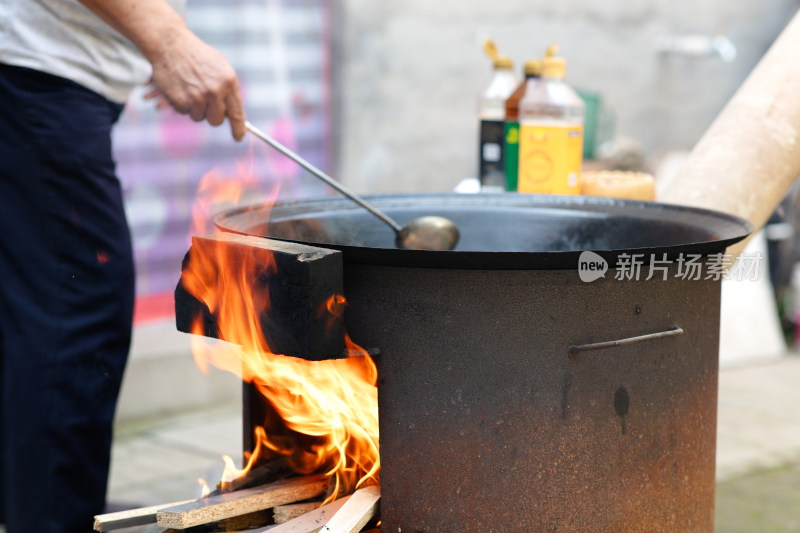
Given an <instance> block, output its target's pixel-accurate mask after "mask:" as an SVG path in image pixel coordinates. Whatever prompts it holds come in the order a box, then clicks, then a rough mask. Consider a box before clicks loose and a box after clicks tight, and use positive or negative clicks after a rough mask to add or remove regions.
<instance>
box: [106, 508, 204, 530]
mask: <svg viewBox="0 0 800 533" xmlns="http://www.w3.org/2000/svg"><path fill="white" fill-rule="evenodd" d="M191 501H194V500H184V501H180V502H172V503H161V504H158V505H151V506H149V507H140V508H139V509H128V510H126V511H117V512H115V513H106V514H101V515H97V516H95V517H94V530H95V531H113V530H115V529H122V528H124V527H132V526H143V525H147V524H155V523H156V513H157V512H158V511H160V510H161V509H166V508H167V507H174V506H176V505H183V504H185V503H189V502H191Z"/></svg>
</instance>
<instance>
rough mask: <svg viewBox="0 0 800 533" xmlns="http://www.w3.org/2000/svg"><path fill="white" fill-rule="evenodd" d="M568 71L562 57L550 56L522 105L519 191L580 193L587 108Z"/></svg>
mask: <svg viewBox="0 0 800 533" xmlns="http://www.w3.org/2000/svg"><path fill="white" fill-rule="evenodd" d="M565 72H566V62H565V60H564V59H563V58H561V57H545V58H544V60H543V61H542V81H541V83H536V84H529V85H528V89H527V90H526V92H525V96H523V98H522V100H521V101H520V103H519V119H520V120H519V121H520V141H519V184H518V187H517V189H518V190H519V192H524V193H550V194H580V183H579V182H578V180H579V177H580V173H581V163H582V156H583V121H584V115H585V105H584V103H583V100H581V97H580V96H578V94H577V93H576V92H575V91H574V90H573V89H572V87H570V86H569V85H567V83H566V82H565V81H564V76H565Z"/></svg>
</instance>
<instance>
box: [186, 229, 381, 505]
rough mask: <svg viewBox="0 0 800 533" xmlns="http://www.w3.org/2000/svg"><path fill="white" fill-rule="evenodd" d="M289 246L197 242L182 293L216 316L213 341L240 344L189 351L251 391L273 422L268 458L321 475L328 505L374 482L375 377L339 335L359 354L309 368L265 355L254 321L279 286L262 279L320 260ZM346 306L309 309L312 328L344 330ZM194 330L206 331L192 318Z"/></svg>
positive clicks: (226, 238) (234, 239)
mask: <svg viewBox="0 0 800 533" xmlns="http://www.w3.org/2000/svg"><path fill="white" fill-rule="evenodd" d="M245 241H246V242H245ZM251 241H252V242H251ZM286 246H287V245H286V243H277V244H276V243H271V242H270V241H267V240H265V239H245V238H243V237H241V236H236V235H230V234H215V235H212V236H206V237H194V239H193V246H192V248H191V250H190V252H189V259H188V261H187V262H186V264H185V266H184V269H183V272H182V275H181V279H182V286H183V288H184V289H185V290H186V291H188V293H189V294H191V295H192V296H193V297H194V298H196V299H197V300H198V301H199V302H201V303H202V304H203V306H204V308H205V309H207V310H208V312H209V313H210V314H211V315H212V316H214V317H215V320H216V323H215V328H214V329H215V330H216V331H215V334H216V336H217V337H218V338H219V339H222V340H225V341H228V342H229V343H234V344H236V345H238V346H234V345H233V344H222V343H220V344H217V345H216V346H214V347H209V346H208V345H207V344H205V343H203V342H202V341H201V340H199V338H195V339H194V341H195V342H193V353H194V356H195V360H196V361H197V363H198V366H199V367H200V368H201V369H203V368H206V367H207V366H208V365H209V364H213V365H214V366H217V367H218V368H221V369H223V370H227V371H230V372H232V373H234V374H236V375H238V376H239V377H241V379H242V380H244V381H246V382H248V383H251V384H252V386H253V387H254V388H255V390H256V391H257V392H258V393H260V395H261V396H263V398H264V399H265V400H266V401H267V402H268V404H269V406H270V410H271V411H273V412H274V414H275V417H273V418H277V419H279V420H278V422H277V424H276V427H270V426H269V425H267V426H266V427H265V428H264V429H266V432H265V433H264V435H263V437H264V442H263V443H262V446H263V447H264V448H265V449H266V450H268V451H267V453H266V455H267V457H266V460H269V459H271V458H276V457H285V458H286V461H287V463H288V464H289V465H290V467H291V468H292V470H293V471H295V472H296V473H298V474H311V473H325V475H326V476H328V477H330V478H332V479H333V484H332V490H331V493H330V494H329V496H328V500H329V501H331V500H334V499H335V498H337V497H338V496H341V495H344V494H348V493H349V492H351V491H353V490H354V488H355V487H356V486H358V485H359V484H363V483H364V482H365V481H367V480H371V481H372V482H377V481H378V479H379V475H380V462H379V461H380V459H379V454H378V408H377V371H376V369H375V365H374V362H373V361H372V359H371V357H369V355H368V354H367V352H366V351H365V350H363V349H362V348H361V347H359V346H358V345H356V344H355V343H353V342H352V341H351V340H350V339H349V337H348V336H347V335H346V334H344V344H345V346H346V347H347V349H348V350H350V351H352V352H354V353H359V354H361V355H360V356H358V357H346V358H343V359H331V360H324V361H307V360H305V359H302V358H300V357H287V356H284V355H280V354H277V353H275V352H274V351H273V350H272V348H271V338H270V337H271V335H267V334H265V331H264V327H263V326H264V323H263V321H262V320H260V319H259V318H258V317H263V316H269V315H270V314H269V312H268V311H269V310H270V309H272V305H273V304H274V303H275V302H274V301H273V300H272V294H270V293H269V290H268V289H272V288H273V287H274V286H276V285H280V283H273V282H271V281H269V280H270V279H273V278H279V276H280V272H279V270H278V269H280V268H281V265H282V264H283V263H285V262H287V261H288V262H290V263H292V264H296V263H299V264H302V265H304V266H306V267H308V266H309V265H311V264H312V263H315V262H317V261H319V260H320V258H318V257H317V256H316V255H314V254H307V253H300V252H299V251H297V250H294V249H291V250H288V249H286ZM324 257H328V256H327V255H326V256H324ZM320 268H321V266H320ZM301 270H302V269H301ZM303 279H305V278H303ZM309 279H310V278H309ZM303 283H304V285H303V286H306V285H307V284H308V283H309V282H307V281H305V282H303ZM311 286H316V283H313V284H311ZM311 292H314V291H313V290H312V291H311ZM303 301H304V302H305V301H306V300H303ZM305 305H306V304H305V303H304V304H303V309H304V310H306V311H307V308H306V307H305ZM345 305H346V302H345V301H344V298H343V297H342V296H340V295H333V296H331V297H329V298H328V299H327V300H326V301H325V305H324V306H323V307H322V308H318V309H316V310H315V316H316V317H318V318H317V319H316V323H318V324H341V323H342V313H343V312H344V306H345ZM304 312H305V311H304ZM320 317H321V318H320ZM200 318H201V317H200ZM193 331H194V332H197V333H201V334H202V333H204V332H205V331H206V327H205V326H204V323H203V322H202V321H199V322H197V324H196V327H195V329H193ZM339 331H340V333H341V330H339ZM293 355H300V354H293ZM265 422H266V421H265ZM278 424H279V425H282V426H285V429H287V430H288V431H282V430H281V428H279V427H277V425H278ZM253 453H255V450H254V451H253ZM251 463H253V465H255V464H256V463H255V462H252V461H251ZM249 466H250V465H248V468H249Z"/></svg>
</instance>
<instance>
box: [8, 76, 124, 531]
mask: <svg viewBox="0 0 800 533" xmlns="http://www.w3.org/2000/svg"><path fill="white" fill-rule="evenodd" d="M120 112H121V106H119V105H116V104H113V103H110V102H109V101H107V100H105V99H104V98H102V97H101V96H99V95H98V94H96V93H94V92H91V91H89V90H87V89H85V88H83V87H81V86H79V85H77V84H75V83H72V82H70V81H68V80H64V79H61V78H58V77H54V76H50V75H47V74H43V73H39V72H36V71H33V70H28V69H22V68H17V67H9V66H5V65H0V514H2V516H0V522H5V523H6V525H7V532H8V533H20V532H31V533H50V532H88V531H91V529H92V517H93V515H95V514H99V513H101V512H102V511H103V507H104V501H105V492H106V485H107V478H108V465H109V456H110V447H111V423H112V419H113V416H114V409H115V406H116V400H117V395H118V392H119V386H120V382H121V379H122V373H123V369H124V367H125V361H126V358H127V354H128V348H129V344H130V335H131V320H132V313H133V290H134V286H133V285H134V281H133V259H132V250H131V240H130V234H129V231H128V226H127V223H126V221H125V215H124V212H123V207H122V196H121V190H120V184H119V181H118V180H117V178H116V176H115V167H114V161H113V159H112V156H111V139H110V133H111V127H112V125H113V124H114V122H115V121H116V119H117V118H118V116H119V113H120Z"/></svg>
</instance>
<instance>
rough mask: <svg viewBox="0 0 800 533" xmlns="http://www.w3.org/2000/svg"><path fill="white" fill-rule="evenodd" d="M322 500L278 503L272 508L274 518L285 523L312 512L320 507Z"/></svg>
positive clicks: (277, 522)
mask: <svg viewBox="0 0 800 533" xmlns="http://www.w3.org/2000/svg"><path fill="white" fill-rule="evenodd" d="M321 506H322V502H304V503H291V504H289V505H276V506H275V508H274V509H272V520H273V521H274V522H275V523H276V524H283V523H284V522H288V521H289V520H292V519H294V518H297V517H298V516H302V515H304V514H306V513H310V512H311V511H313V510H314V509H319V508H320V507H321Z"/></svg>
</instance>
